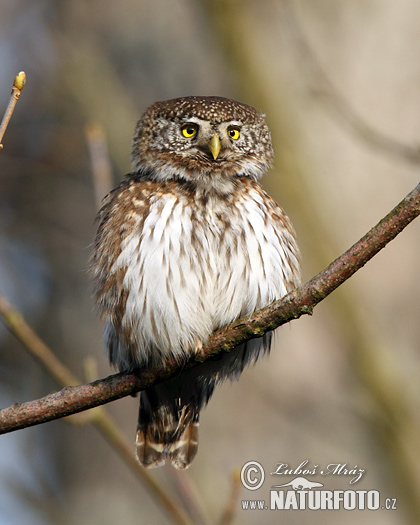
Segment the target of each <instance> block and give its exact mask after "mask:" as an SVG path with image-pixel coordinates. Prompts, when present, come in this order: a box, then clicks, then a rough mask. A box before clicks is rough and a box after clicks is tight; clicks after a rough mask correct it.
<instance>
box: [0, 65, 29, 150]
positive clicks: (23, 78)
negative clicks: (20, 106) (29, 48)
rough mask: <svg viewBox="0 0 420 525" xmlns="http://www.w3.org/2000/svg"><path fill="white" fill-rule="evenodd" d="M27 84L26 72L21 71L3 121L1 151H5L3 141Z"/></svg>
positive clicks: (14, 83)
mask: <svg viewBox="0 0 420 525" xmlns="http://www.w3.org/2000/svg"><path fill="white" fill-rule="evenodd" d="M25 84H26V74H25V72H24V71H21V72H20V73H18V74H17V75H16V76H15V80H14V81H13V88H12V92H11V94H10V100H9V104H8V106H7V108H6V111H5V113H4V117H3V120H2V121H1V124H0V150H2V149H3V144H2V143H1V141H2V140H3V137H4V134H5V132H6V129H7V126H8V125H9V122H10V119H11V118H12V115H13V111H14V109H15V106H16V103H17V101H18V100H19V97H20V92H21V91H22V89H23V87H24V85H25Z"/></svg>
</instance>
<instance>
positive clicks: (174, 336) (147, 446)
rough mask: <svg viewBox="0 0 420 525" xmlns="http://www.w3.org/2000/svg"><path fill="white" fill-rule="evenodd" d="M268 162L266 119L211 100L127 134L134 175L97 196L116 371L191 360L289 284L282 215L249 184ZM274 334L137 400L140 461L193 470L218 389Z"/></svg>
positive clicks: (175, 107)
mask: <svg viewBox="0 0 420 525" xmlns="http://www.w3.org/2000/svg"><path fill="white" fill-rule="evenodd" d="M272 157H273V150H272V145H271V137H270V132H269V130H268V127H267V125H266V123H265V121H264V117H263V115H261V114H260V113H258V112H257V111H256V110H255V109H253V108H252V107H250V106H247V105H245V104H241V103H239V102H235V101H233V100H229V99H225V98H220V97H184V98H178V99H173V100H167V101H164V102H157V103H155V104H153V105H152V106H151V107H150V108H149V109H148V110H147V111H146V112H145V113H144V115H143V117H142V118H141V120H140V121H139V122H138V124H137V128H136V131H135V135H134V139H133V149H132V160H133V171H132V173H130V174H129V175H128V176H127V178H126V180H124V182H122V183H121V184H120V185H119V186H118V187H117V188H115V189H114V190H113V191H112V192H111V193H110V194H109V195H107V197H105V199H104V204H103V207H102V209H101V210H100V212H99V215H98V221H99V229H98V233H97V237H96V241H95V249H94V254H93V256H92V271H93V276H94V281H95V287H96V297H97V302H98V305H99V308H100V310H101V313H102V316H103V318H104V319H105V321H106V330H105V339H106V346H107V351H108V356H109V359H110V362H111V364H112V365H114V366H115V367H116V368H118V369H119V370H121V371H135V370H141V369H142V368H144V367H153V366H154V365H156V364H160V363H162V362H163V363H164V362H165V360H166V359H167V358H174V359H176V360H177V361H178V362H179V363H180V364H182V363H185V362H187V361H188V360H189V359H191V357H192V356H194V355H195V354H196V352H200V349H201V347H202V345H203V344H204V343H205V342H206V341H207V339H208V338H209V336H210V335H211V334H212V333H213V332H214V331H215V330H217V329H218V328H221V327H223V326H225V325H228V324H230V323H231V322H233V321H234V320H235V319H237V318H239V317H242V316H246V315H248V314H251V313H252V312H254V311H255V310H258V309H259V308H262V307H263V306H266V305H267V304H269V303H271V302H272V301H274V300H276V299H279V298H281V297H282V296H283V295H285V294H286V293H288V292H289V291H291V290H292V289H293V288H295V287H296V286H297V285H298V284H299V279H300V268H299V253H298V248H297V245H296V241H295V238H294V232H293V228H292V225H291V223H290V221H289V219H288V218H287V216H286V214H285V213H284V211H283V210H282V208H280V207H279V206H278V205H277V204H276V202H274V200H273V199H272V198H271V197H269V196H268V195H267V194H266V193H265V192H264V191H263V190H262V188H261V187H260V185H259V184H258V182H257V181H258V179H259V178H260V177H261V176H262V174H263V173H264V172H265V171H266V170H267V169H268V167H269V166H270V163H271V160H272ZM270 338H271V334H266V335H265V336H264V337H262V338H259V339H254V340H252V341H249V342H248V343H246V344H243V345H241V346H240V347H238V348H236V349H235V350H234V351H232V352H230V353H227V354H224V355H223V356H222V357H221V358H220V359H217V360H209V361H207V362H205V363H204V364H202V365H200V366H197V367H195V368H191V369H189V370H186V371H185V372H183V373H180V374H179V375H177V376H176V377H174V378H172V379H170V380H168V381H165V382H162V383H161V384H159V385H157V386H153V387H151V388H149V389H147V390H145V391H144V392H142V393H141V398H140V411H139V421H138V427H137V436H136V446H137V456H138V459H139V461H140V462H141V463H142V464H143V465H144V466H146V467H158V466H160V465H162V464H164V463H165V462H166V460H167V459H168V460H170V462H171V463H172V465H173V466H175V467H176V468H180V469H184V468H186V467H188V466H189V464H190V463H191V461H192V459H193V458H194V456H195V454H196V452H197V446H198V419H199V412H200V409H201V408H202V406H203V405H204V404H205V403H207V401H208V400H209V398H210V396H211V394H212V392H213V389H214V387H215V385H216V384H217V383H219V382H220V381H222V380H223V379H225V378H230V379H234V378H237V377H238V376H239V375H240V373H241V372H242V370H243V368H244V366H245V365H246V364H248V363H250V362H253V361H255V360H256V359H257V358H258V357H259V356H260V355H261V354H263V353H264V352H265V351H267V350H268V349H269V346H270Z"/></svg>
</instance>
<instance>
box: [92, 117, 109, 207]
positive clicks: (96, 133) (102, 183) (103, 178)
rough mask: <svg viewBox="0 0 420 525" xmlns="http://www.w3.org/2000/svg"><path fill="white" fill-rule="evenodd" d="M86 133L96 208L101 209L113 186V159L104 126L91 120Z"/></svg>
mask: <svg viewBox="0 0 420 525" xmlns="http://www.w3.org/2000/svg"><path fill="white" fill-rule="evenodd" d="M85 135H86V141H87V145H88V148H89V155H90V163H91V166H92V177H93V190H94V195H95V203H96V209H99V208H100V207H101V203H102V199H103V198H104V196H105V195H106V194H107V193H109V192H110V191H111V190H112V187H113V176H112V168H111V161H110V159H109V154H108V148H107V145H106V140H105V133H104V130H103V128H102V126H100V125H99V124H97V123H96V122H91V123H90V124H88V125H87V126H86V128H85Z"/></svg>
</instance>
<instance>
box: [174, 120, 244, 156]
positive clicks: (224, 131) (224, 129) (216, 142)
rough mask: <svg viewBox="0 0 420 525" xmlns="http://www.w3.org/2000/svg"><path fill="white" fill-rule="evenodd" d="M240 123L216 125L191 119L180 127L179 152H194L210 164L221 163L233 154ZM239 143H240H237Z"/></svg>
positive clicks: (239, 135) (238, 135)
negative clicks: (180, 146)
mask: <svg viewBox="0 0 420 525" xmlns="http://www.w3.org/2000/svg"><path fill="white" fill-rule="evenodd" d="M240 129H241V123H240V122H237V121H235V122H229V123H216V122H211V121H206V120H202V119H199V118H196V117H191V118H190V119H188V122H185V123H183V124H181V125H180V134H181V136H182V139H183V147H182V149H181V151H184V152H189V153H192V152H194V151H196V152H197V153H198V154H199V155H202V156H204V157H205V159H206V161H207V162H208V161H210V162H211V163H213V162H217V163H218V164H220V163H223V161H224V160H226V158H227V157H231V156H232V154H234V153H235V150H236V148H235V144H234V143H235V142H237V141H238V139H239V138H240V137H241V132H240ZM239 142H240V141H239Z"/></svg>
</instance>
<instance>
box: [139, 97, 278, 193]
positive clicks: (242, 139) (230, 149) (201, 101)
mask: <svg viewBox="0 0 420 525" xmlns="http://www.w3.org/2000/svg"><path fill="white" fill-rule="evenodd" d="M272 158H273V149H272V145H271V135H270V131H269V129H268V127H267V124H266V123H265V120H264V116H263V115H261V114H260V113H258V112H257V111H256V110H255V109H254V108H252V107H251V106H247V105H246V104H241V103H240V102H235V101H234V100H230V99H226V98H221V97H183V98H176V99H172V100H166V101H163V102H156V103H155V104H153V105H152V106H150V107H149V108H148V109H147V111H146V112H145V113H144V115H143V116H142V118H141V119H140V121H139V122H138V124H137V127H136V131H135V134H134V139H133V149H132V160H133V168H134V171H135V172H139V171H140V172H142V173H147V175H148V176H149V177H151V178H154V179H155V180H160V181H164V180H171V179H175V180H182V179H183V180H186V181H189V182H192V183H194V182H195V183H197V184H200V185H204V186H206V187H214V188H219V189H220V190H222V191H223V188H225V189H226V191H228V187H229V184H231V183H232V182H233V181H234V179H235V178H236V177H239V176H247V177H253V178H255V179H258V178H259V177H261V175H262V174H263V173H264V172H265V171H266V170H267V169H268V167H269V166H270V164H271V161H272Z"/></svg>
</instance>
